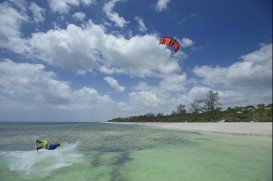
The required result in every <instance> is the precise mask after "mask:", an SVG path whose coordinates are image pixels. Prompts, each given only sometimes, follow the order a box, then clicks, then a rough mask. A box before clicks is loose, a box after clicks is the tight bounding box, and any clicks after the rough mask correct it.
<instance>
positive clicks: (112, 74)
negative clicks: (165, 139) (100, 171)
mask: <svg viewBox="0 0 273 181" xmlns="http://www.w3.org/2000/svg"><path fill="white" fill-rule="evenodd" d="M0 23H1V28H0V103H1V108H0V121H105V120H107V119H111V118H114V117H118V116H129V115H137V114H145V113H155V114H156V113H159V112H161V113H164V114H169V113H171V111H172V110H175V109H176V106H177V105H178V104H179V103H183V104H185V105H186V106H187V110H188V111H190V110H191V109H190V104H191V102H192V101H193V100H195V99H199V98H202V97H204V95H205V94H206V93H207V92H208V91H209V90H213V91H217V92H219V95H220V102H221V104H222V107H223V108H226V107H228V106H235V105H249V104H254V105H256V104H258V103H265V104H267V103H270V102H272V1H270V0H263V1H257V0H241V1H238V0H221V1H219V0H210V1H207V2H204V1H201V0H194V1H186V0H154V1H144V0H138V1H133V0H107V1H98V0H72V1H68V0H47V1H44V0H37V1H28V0H19V1H15V0H6V1H1V3H0ZM161 36H172V37H175V38H176V39H177V40H178V41H179V42H180V44H181V48H180V50H179V51H178V52H177V53H174V52H173V51H172V50H171V49H170V48H168V47H165V46H162V45H159V39H160V37H161Z"/></svg>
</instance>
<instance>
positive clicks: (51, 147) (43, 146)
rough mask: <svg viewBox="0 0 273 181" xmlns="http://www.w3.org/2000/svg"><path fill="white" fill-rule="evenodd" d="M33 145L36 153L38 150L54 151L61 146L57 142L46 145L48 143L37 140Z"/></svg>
mask: <svg viewBox="0 0 273 181" xmlns="http://www.w3.org/2000/svg"><path fill="white" fill-rule="evenodd" d="M35 144H36V149H37V151H38V150H40V149H47V150H55V149H56V148H57V147H59V146H61V144H60V143H57V142H55V143H50V144H48V141H46V140H43V141H40V140H38V139H37V140H36V142H35Z"/></svg>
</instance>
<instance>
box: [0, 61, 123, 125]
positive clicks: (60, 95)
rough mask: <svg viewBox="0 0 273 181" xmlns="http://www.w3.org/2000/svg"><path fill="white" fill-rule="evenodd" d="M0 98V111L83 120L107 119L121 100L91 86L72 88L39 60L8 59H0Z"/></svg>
mask: <svg viewBox="0 0 273 181" xmlns="http://www.w3.org/2000/svg"><path fill="white" fill-rule="evenodd" d="M0 102H1V104H3V105H5V106H1V107H0V112H1V114H2V113H4V112H6V111H7V110H11V111H12V112H13V114H15V115H16V113H19V112H20V111H28V110H30V112H31V114H32V115H35V114H39V115H41V114H43V115H45V117H47V114H51V113H54V114H55V113H56V114H61V115H59V118H61V117H62V118H63V119H64V120H71V119H70V116H71V114H72V115H74V114H76V115H79V116H80V117H82V118H83V119H84V120H87V121H96V120H98V119H105V118H107V119H109V118H111V116H113V115H115V112H117V110H121V109H122V103H119V102H114V101H113V100H112V99H111V98H110V96H108V95H102V94H100V93H99V92H98V91H97V90H96V89H94V88H88V87H83V88H81V89H77V90H73V89H72V88H71V86H70V83H68V82H65V81H61V80H58V78H57V76H56V74H55V73H54V72H51V71H50V72H49V71H46V70H45V67H44V65H42V64H29V63H16V62H14V61H12V60H9V59H6V60H4V61H1V62H0ZM1 116H3V117H4V115H3V114H2V115H1ZM5 116H6V115H5ZM90 116H92V119H91V120H89V118H90ZM38 118H39V119H41V117H39V116H38ZM76 118H77V116H76ZM17 119H18V117H17ZM33 119H34V118H33ZM55 119H56V118H55ZM18 120H21V121H22V119H21V118H19V119H18ZM32 121H33V120H32ZM59 121H60V120H59ZM77 121H78V120H77Z"/></svg>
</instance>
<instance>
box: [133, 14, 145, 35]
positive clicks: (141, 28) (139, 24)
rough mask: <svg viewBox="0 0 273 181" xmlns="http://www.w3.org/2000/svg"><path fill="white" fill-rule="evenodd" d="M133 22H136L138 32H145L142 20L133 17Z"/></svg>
mask: <svg viewBox="0 0 273 181" xmlns="http://www.w3.org/2000/svg"><path fill="white" fill-rule="evenodd" d="M135 20H136V21H137V23H138V30H139V31H141V32H144V31H147V28H146V26H145V23H144V21H143V19H142V18H141V17H138V16H136V17H135Z"/></svg>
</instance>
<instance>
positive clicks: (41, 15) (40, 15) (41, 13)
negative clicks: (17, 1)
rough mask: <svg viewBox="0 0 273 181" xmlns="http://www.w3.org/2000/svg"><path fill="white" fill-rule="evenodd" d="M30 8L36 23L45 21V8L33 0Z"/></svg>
mask: <svg viewBox="0 0 273 181" xmlns="http://www.w3.org/2000/svg"><path fill="white" fill-rule="evenodd" d="M29 9H30V11H31V13H32V15H33V19H34V21H35V22H36V23H40V22H43V21H44V19H45V9H44V8H41V7H40V6H38V5H37V4H35V3H34V2H31V4H30V6H29Z"/></svg>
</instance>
